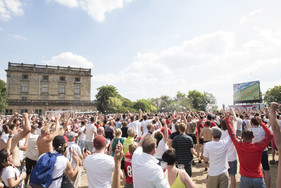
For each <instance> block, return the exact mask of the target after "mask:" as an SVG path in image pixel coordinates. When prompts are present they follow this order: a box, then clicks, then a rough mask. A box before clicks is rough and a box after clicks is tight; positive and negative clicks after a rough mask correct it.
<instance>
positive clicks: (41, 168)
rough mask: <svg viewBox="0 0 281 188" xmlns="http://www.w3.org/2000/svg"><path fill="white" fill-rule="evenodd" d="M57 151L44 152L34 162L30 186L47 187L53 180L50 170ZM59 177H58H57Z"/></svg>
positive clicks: (53, 164)
mask: <svg viewBox="0 0 281 188" xmlns="http://www.w3.org/2000/svg"><path fill="white" fill-rule="evenodd" d="M60 155H61V154H59V153H51V152H49V153H46V154H44V155H43V156H42V157H41V158H40V159H39V160H38V161H37V163H36V165H35V167H34V169H33V170H32V172H31V175H30V185H31V187H49V186H50V185H51V184H52V182H53V181H54V180H55V179H53V177H52V172H53V169H54V166H55V164H56V160H57V157H58V156H60ZM59 178H60V177H59ZM56 179H58V178H56Z"/></svg>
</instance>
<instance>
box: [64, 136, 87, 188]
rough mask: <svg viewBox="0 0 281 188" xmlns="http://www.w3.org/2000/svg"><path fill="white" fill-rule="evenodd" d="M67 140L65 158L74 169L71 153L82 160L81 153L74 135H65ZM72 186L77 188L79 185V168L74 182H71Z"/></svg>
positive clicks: (74, 164)
mask: <svg viewBox="0 0 281 188" xmlns="http://www.w3.org/2000/svg"><path fill="white" fill-rule="evenodd" d="M67 138H68V148H67V150H66V157H67V158H68V160H69V161H70V163H71V166H72V168H75V166H76V163H75V160H74V157H73V154H72V153H73V151H74V152H75V153H76V154H77V155H78V157H80V159H81V160H82V159H83V157H82V153H81V149H80V147H79V146H78V144H76V143H75V138H76V133H75V132H73V131H71V132H69V133H68V134H67ZM71 183H72V185H73V186H74V187H75V188H78V187H79V186H80V184H81V168H80V167H78V173H77V175H76V177H75V180H73V181H71Z"/></svg>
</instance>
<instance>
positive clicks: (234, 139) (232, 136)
mask: <svg viewBox="0 0 281 188" xmlns="http://www.w3.org/2000/svg"><path fill="white" fill-rule="evenodd" d="M225 123H226V127H227V131H228V134H229V136H230V138H231V140H232V142H233V144H234V145H237V144H239V140H238V138H237V137H236V134H235V133H234V131H233V128H232V126H231V124H230V121H229V114H228V113H227V112H226V113H225Z"/></svg>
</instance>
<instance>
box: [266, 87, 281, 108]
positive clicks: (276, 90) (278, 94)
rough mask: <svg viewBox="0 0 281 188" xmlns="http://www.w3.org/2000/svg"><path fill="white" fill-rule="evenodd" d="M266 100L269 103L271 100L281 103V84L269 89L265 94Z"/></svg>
mask: <svg viewBox="0 0 281 188" xmlns="http://www.w3.org/2000/svg"><path fill="white" fill-rule="evenodd" d="M264 101H265V102H266V103H267V104H270V103H271V102H278V103H281V85H280V86H274V87H273V88H271V89H268V90H267V91H266V93H265V94H264Z"/></svg>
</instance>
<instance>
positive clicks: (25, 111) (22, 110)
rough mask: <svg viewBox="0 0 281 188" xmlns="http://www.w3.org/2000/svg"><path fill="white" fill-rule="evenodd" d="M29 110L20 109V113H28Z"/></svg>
mask: <svg viewBox="0 0 281 188" xmlns="http://www.w3.org/2000/svg"><path fill="white" fill-rule="evenodd" d="M27 112H28V110H27V109H21V110H20V113H21V114H22V113H27Z"/></svg>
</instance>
